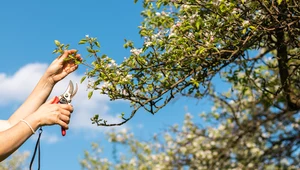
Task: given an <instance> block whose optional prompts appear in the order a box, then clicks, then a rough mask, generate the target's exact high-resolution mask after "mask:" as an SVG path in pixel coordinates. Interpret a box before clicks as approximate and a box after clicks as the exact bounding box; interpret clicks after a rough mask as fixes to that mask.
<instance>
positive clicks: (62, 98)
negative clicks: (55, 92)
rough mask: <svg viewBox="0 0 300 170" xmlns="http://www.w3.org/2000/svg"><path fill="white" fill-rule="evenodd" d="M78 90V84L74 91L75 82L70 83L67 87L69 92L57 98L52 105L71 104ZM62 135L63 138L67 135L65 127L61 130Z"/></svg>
mask: <svg viewBox="0 0 300 170" xmlns="http://www.w3.org/2000/svg"><path fill="white" fill-rule="evenodd" d="M77 90H78V86H77V84H76V88H75V89H74V85H73V82H72V81H70V82H69V85H68V87H67V90H66V91H65V92H64V93H63V94H61V95H60V96H56V97H55V99H54V100H53V101H52V104H59V103H60V104H70V103H71V101H72V98H73V97H74V96H75V94H76V93H77ZM61 134H62V135H63V136H65V135H66V129H64V128H63V127H62V128H61Z"/></svg>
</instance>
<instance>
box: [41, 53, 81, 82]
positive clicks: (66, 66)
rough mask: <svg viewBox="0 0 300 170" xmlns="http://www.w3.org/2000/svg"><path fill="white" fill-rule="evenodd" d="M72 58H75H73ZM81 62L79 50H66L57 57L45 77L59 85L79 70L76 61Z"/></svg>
mask: <svg viewBox="0 0 300 170" xmlns="http://www.w3.org/2000/svg"><path fill="white" fill-rule="evenodd" d="M70 56H74V57H73V58H71V57H70ZM76 60H77V61H81V60H82V58H81V57H80V54H77V50H74V49H73V50H65V51H64V52H63V54H62V55H60V56H59V57H57V58H56V59H55V60H54V61H53V62H52V63H51V64H50V66H49V67H48V69H47V71H46V73H45V75H46V76H47V78H48V80H49V81H50V83H53V84H55V83H57V82H58V81H60V80H62V79H63V78H65V77H66V76H67V75H69V74H70V73H72V72H73V71H75V70H76V69H77V68H78V65H77V64H76V62H75V61H76Z"/></svg>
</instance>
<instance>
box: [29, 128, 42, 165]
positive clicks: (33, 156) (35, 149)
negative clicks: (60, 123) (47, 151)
mask: <svg viewBox="0 0 300 170" xmlns="http://www.w3.org/2000/svg"><path fill="white" fill-rule="evenodd" d="M42 132H43V129H42V127H40V129H39V137H38V140H37V141H36V144H35V148H34V152H33V155H32V158H31V161H30V165H29V169H30V170H31V169H32V164H33V161H34V158H35V154H36V151H37V150H38V170H40V167H41V163H40V162H41V146H40V139H41V135H42Z"/></svg>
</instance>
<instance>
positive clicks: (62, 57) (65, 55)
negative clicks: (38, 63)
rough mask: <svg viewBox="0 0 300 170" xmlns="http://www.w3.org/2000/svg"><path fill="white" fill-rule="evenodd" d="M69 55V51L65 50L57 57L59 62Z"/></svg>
mask: <svg viewBox="0 0 300 170" xmlns="http://www.w3.org/2000/svg"><path fill="white" fill-rule="evenodd" d="M68 55H69V51H68V50H65V51H64V53H63V54H62V55H61V56H60V57H59V61H60V62H63V61H64V60H65V59H66V58H67V57H68Z"/></svg>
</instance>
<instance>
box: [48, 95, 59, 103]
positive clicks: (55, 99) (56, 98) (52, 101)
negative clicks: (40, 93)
mask: <svg viewBox="0 0 300 170" xmlns="http://www.w3.org/2000/svg"><path fill="white" fill-rule="evenodd" d="M46 103H48V104H57V103H59V98H58V97H57V96H55V97H53V98H52V99H50V100H48V101H47V102H46Z"/></svg>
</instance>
